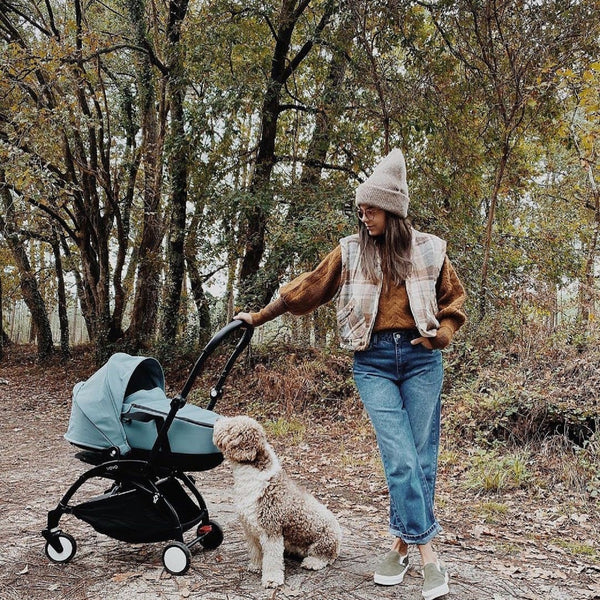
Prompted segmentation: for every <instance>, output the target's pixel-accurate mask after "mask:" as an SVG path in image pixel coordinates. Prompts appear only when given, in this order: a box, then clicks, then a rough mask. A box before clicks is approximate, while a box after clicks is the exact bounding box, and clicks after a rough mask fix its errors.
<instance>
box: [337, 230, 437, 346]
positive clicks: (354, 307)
mask: <svg viewBox="0 0 600 600" xmlns="http://www.w3.org/2000/svg"><path fill="white" fill-rule="evenodd" d="M412 233H413V236H412V248H411V259H412V272H411V275H410V276H409V277H408V279H407V280H406V292H407V294H408V300H409V304H410V309H411V312H412V314H413V317H414V319H415V323H416V325H417V329H418V330H419V332H420V334H421V335H422V336H423V337H435V336H436V334H437V329H438V328H439V326H440V324H439V321H438V320H437V318H436V315H437V313H438V305H437V296H436V283H437V280H438V276H439V274H440V271H441V269H442V266H443V264H444V258H445V256H446V242H445V241H444V240H442V239H440V238H438V237H436V236H435V235H431V234H428V233H422V232H420V231H417V230H416V229H413V230H412ZM340 246H341V249H342V281H341V285H340V291H339V295H338V299H337V321H338V329H339V336H340V343H341V345H342V347H343V348H346V349H348V350H355V351H357V350H365V349H366V348H367V347H368V345H369V342H370V340H371V334H372V331H373V326H374V325H375V317H376V316H377V309H378V306H379V298H380V296H381V289H382V286H383V274H382V272H381V269H380V268H379V273H378V277H377V281H375V282H373V281H370V280H369V279H368V278H367V276H366V275H365V273H364V271H363V269H362V261H361V252H360V241H359V236H358V234H354V235H351V236H348V237H345V238H342V239H341V240H340Z"/></svg>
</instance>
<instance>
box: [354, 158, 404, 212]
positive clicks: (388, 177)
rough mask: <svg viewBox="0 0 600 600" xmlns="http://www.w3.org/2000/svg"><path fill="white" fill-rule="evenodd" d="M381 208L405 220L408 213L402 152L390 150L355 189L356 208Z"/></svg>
mask: <svg viewBox="0 0 600 600" xmlns="http://www.w3.org/2000/svg"><path fill="white" fill-rule="evenodd" d="M360 204H364V205H366V206H375V207H377V208H382V209H383V210H386V211H388V212H390V213H393V214H395V215H399V216H400V217H403V218H405V217H406V215H407V213H408V186H407V184H406V163H405V162H404V155H403V154H402V150H400V149H399V148H395V149H394V150H392V151H391V152H390V153H389V154H388V155H387V156H386V157H385V158H384V159H383V160H382V161H381V162H380V163H379V164H378V165H377V166H376V167H375V169H374V170H373V173H372V174H371V176H370V177H369V178H368V179H367V180H366V181H364V182H363V183H361V184H360V185H359V186H358V187H357V188H356V206H359V205H360Z"/></svg>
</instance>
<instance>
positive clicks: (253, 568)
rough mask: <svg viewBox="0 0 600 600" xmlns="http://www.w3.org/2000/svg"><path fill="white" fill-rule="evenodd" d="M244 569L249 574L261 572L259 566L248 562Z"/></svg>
mask: <svg viewBox="0 0 600 600" xmlns="http://www.w3.org/2000/svg"><path fill="white" fill-rule="evenodd" d="M246 568H247V569H248V571H249V572H250V573H260V572H261V571H262V567H261V565H260V564H256V563H253V562H249V563H248V566H247V567H246Z"/></svg>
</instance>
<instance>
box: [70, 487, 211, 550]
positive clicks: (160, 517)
mask: <svg viewBox="0 0 600 600" xmlns="http://www.w3.org/2000/svg"><path fill="white" fill-rule="evenodd" d="M156 488H157V491H155V490H152V489H144V488H142V487H139V486H136V487H133V488H132V489H125V490H121V489H120V486H118V485H115V486H114V487H113V488H112V489H111V490H110V491H109V492H107V493H106V494H103V495H101V496H97V497H95V498H92V499H90V500H88V501H87V502H82V503H81V504H78V505H76V506H74V507H73V514H74V515H75V516H76V517H77V518H78V519H81V520H82V521H85V522H86V523H88V524H89V525H91V526H92V527H93V528H94V529H95V530H96V531H98V532H99V533H104V534H105V535H108V536H110V537H112V538H114V539H116V540H121V541H122V542H129V543H136V544H139V543H150V542H163V541H167V540H182V539H183V532H185V531H187V530H188V529H190V528H191V527H193V526H194V525H196V524H197V523H199V522H200V521H201V519H202V511H201V510H200V508H199V507H198V506H197V505H196V503H195V502H194V501H193V500H192V499H191V498H190V497H189V495H188V494H187V493H186V492H185V490H184V489H183V487H182V486H181V484H180V483H179V481H177V479H175V478H173V477H167V478H165V479H162V480H160V481H158V482H157V483H156Z"/></svg>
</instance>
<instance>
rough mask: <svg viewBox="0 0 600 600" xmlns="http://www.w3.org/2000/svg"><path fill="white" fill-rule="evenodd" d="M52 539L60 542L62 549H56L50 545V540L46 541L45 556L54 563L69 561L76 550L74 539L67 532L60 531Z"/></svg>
mask: <svg viewBox="0 0 600 600" xmlns="http://www.w3.org/2000/svg"><path fill="white" fill-rule="evenodd" d="M54 539H55V540H58V541H59V542H60V545H61V546H62V550H60V551H58V550H56V548H53V547H52V544H51V543H50V542H46V547H45V548H44V551H45V552H46V556H47V557H48V558H49V559H50V560H51V561H52V562H55V563H67V562H69V561H70V560H71V559H72V558H73V557H74V556H75V552H77V543H76V542H75V539H74V538H73V537H72V536H70V535H69V534H68V533H62V532H61V533H59V534H58V535H56V536H55V537H54Z"/></svg>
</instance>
